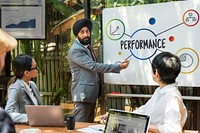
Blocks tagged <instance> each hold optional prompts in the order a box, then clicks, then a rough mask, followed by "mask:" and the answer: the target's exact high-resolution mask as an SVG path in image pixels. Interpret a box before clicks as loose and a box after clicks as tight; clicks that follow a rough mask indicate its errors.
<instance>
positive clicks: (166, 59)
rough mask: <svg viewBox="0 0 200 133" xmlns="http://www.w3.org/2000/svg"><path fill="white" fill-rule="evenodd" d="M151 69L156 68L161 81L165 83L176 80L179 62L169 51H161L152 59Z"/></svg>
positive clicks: (179, 66)
mask: <svg viewBox="0 0 200 133" xmlns="http://www.w3.org/2000/svg"><path fill="white" fill-rule="evenodd" d="M152 69H153V72H154V73H155V70H156V69H157V70H158V73H159V75H160V78H161V81H162V82H163V83H165V84H171V83H174V82H175V81H176V78H177V76H178V75H179V73H180V71H181V62H180V59H179V58H178V56H176V55H174V54H172V53H170V52H162V53H160V54H158V55H156V57H155V58H154V59H153V61H152Z"/></svg>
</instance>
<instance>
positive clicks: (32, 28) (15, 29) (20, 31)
mask: <svg viewBox="0 0 200 133" xmlns="http://www.w3.org/2000/svg"><path fill="white" fill-rule="evenodd" d="M1 9H2V10H1V14H2V16H1V17H2V23H1V27H2V29H3V30H5V31H6V32H8V33H10V34H11V35H12V36H14V37H16V38H22V39H23V38H41V37H44V36H45V28H44V27H45V26H44V25H45V21H44V20H45V15H44V14H43V7H42V6H2V7H1Z"/></svg>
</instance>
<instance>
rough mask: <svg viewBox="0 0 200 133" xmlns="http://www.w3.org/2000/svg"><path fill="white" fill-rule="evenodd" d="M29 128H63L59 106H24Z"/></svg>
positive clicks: (62, 117)
mask: <svg viewBox="0 0 200 133" xmlns="http://www.w3.org/2000/svg"><path fill="white" fill-rule="evenodd" d="M25 109H26V113H27V115H28V120H29V125H30V126H54V127H61V126H65V124H64V116H63V112H62V108H61V106H50V105H44V106H43V105H39V106H35V105H26V106H25Z"/></svg>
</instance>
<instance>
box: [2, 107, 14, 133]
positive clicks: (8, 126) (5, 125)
mask: <svg viewBox="0 0 200 133" xmlns="http://www.w3.org/2000/svg"><path fill="white" fill-rule="evenodd" d="M0 133H16V131H15V125H14V123H13V121H12V119H11V118H10V116H9V115H8V114H7V113H6V112H5V111H4V110H3V109H2V108H0Z"/></svg>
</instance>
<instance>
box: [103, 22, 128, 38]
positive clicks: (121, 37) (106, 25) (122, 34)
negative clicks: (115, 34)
mask: <svg viewBox="0 0 200 133" xmlns="http://www.w3.org/2000/svg"><path fill="white" fill-rule="evenodd" d="M115 20H117V21H119V22H120V23H122V25H123V27H124V31H123V34H122V35H121V36H120V37H119V38H117V39H113V38H111V37H110V36H109V35H108V33H107V28H108V25H109V24H110V23H111V22H112V21H115ZM124 33H125V25H124V23H123V22H122V21H121V20H120V19H112V20H110V21H109V22H108V23H107V25H106V36H107V37H108V38H109V39H111V40H119V39H120V38H122V36H123V35H124Z"/></svg>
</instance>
